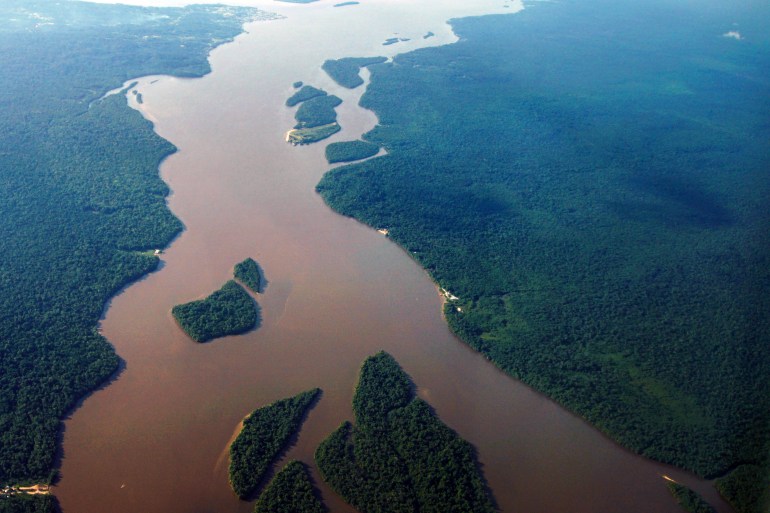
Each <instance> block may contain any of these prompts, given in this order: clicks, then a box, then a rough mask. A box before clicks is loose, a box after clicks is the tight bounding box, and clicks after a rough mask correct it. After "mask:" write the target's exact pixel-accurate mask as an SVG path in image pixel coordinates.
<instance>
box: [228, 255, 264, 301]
mask: <svg viewBox="0 0 770 513" xmlns="http://www.w3.org/2000/svg"><path fill="white" fill-rule="evenodd" d="M233 275H234V276H235V279H236V280H238V281H240V282H241V283H243V284H244V285H246V286H247V287H249V288H250V289H251V290H253V291H254V292H256V293H260V292H262V271H261V270H260V269H259V264H257V263H256V262H255V261H254V259H253V258H247V259H246V260H244V261H243V262H239V263H237V264H235V270H234V271H233Z"/></svg>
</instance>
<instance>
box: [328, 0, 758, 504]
mask: <svg viewBox="0 0 770 513" xmlns="http://www.w3.org/2000/svg"><path fill="white" fill-rule="evenodd" d="M769 10H770V7H769V6H768V5H765V4H760V3H758V2H754V3H748V4H745V5H744V4H741V5H740V6H739V5H736V4H724V3H720V2H716V1H707V2H700V3H698V4H697V5H695V4H682V3H680V2H672V1H669V0H652V1H644V2H641V1H633V2H623V3H614V2H609V1H606V0H595V1H590V2H577V1H572V0H564V1H559V2H553V3H537V4H533V5H531V6H530V7H528V8H527V9H525V10H524V11H523V12H521V13H517V14H515V15H509V16H486V17H480V18H466V19H460V20H454V21H453V22H452V23H453V27H454V29H455V31H456V32H457V34H458V35H459V37H460V41H459V42H458V43H456V44H453V45H448V46H443V47H438V48H428V49H422V50H418V51H415V52H411V53H408V54H404V55H399V56H397V57H396V58H395V59H394V61H393V62H392V63H386V64H376V65H373V66H370V68H369V69H370V70H371V72H372V78H371V85H370V86H369V88H368V90H367V92H366V93H365V95H364V97H363V98H362V105H363V106H365V107H367V108H370V109H372V110H374V111H375V113H376V114H377V115H378V117H379V119H380V124H379V125H378V126H377V127H376V128H375V129H374V130H373V131H371V132H370V133H368V134H367V135H366V136H365V139H366V140H368V141H370V142H372V143H374V144H377V145H381V146H383V147H384V148H385V149H386V150H387V151H388V153H389V154H388V155H386V156H381V157H377V158H374V159H370V160H367V161H364V162H362V163H357V164H352V165H348V166H343V167H339V168H336V169H334V170H332V171H331V172H329V173H327V175H326V176H325V177H324V178H323V180H322V181H321V183H320V184H319V186H318V191H319V192H320V194H321V195H322V196H323V197H324V199H325V200H326V201H327V202H328V203H329V205H331V206H332V207H333V208H334V209H335V210H337V211H339V212H340V213H343V214H346V215H349V216H353V217H355V218H357V219H359V220H361V221H363V222H365V223H367V224H369V225H371V226H373V227H377V228H387V229H388V230H389V236H390V237H391V238H392V239H393V240H394V241H396V242H397V243H399V244H400V245H402V246H403V247H404V248H405V249H406V250H408V251H409V252H410V254H412V255H413V257H414V258H415V259H416V260H417V261H418V262H419V263H420V264H421V265H422V266H423V267H425V268H426V269H427V270H428V272H429V273H430V274H431V276H432V277H433V278H434V279H435V280H436V281H437V282H438V283H439V284H440V285H441V286H442V287H444V288H446V289H447V290H449V291H451V293H452V294H454V295H455V296H457V298H458V299H455V300H450V301H448V302H447V304H446V306H445V314H446V317H447V320H448V322H449V324H450V326H451V327H452V329H453V330H454V331H455V333H457V334H458V335H459V336H460V337H461V338H462V339H463V340H465V341H466V342H467V343H468V344H470V345H471V346H472V347H474V348H475V349H477V350H478V351H480V352H482V353H483V354H484V355H486V356H487V357H488V358H489V359H490V360H492V361H493V362H494V363H495V364H496V365H497V366H499V367H500V368H501V369H503V370H505V371H506V372H508V373H509V374H511V375H512V376H514V377H517V378H519V379H521V380H522V381H524V382H526V383H528V384H530V385H531V386H533V387H535V388H537V389H538V390H541V391H543V392H545V393H547V394H548V395H550V396H551V397H553V398H554V399H556V400H557V401H558V402H560V403H561V404H563V405H565V406H566V407H568V408H570V409H572V410H573V411H575V412H577V413H578V414H580V415H581V416H583V417H585V418H586V419H588V420H589V421H590V422H591V423H593V424H594V425H596V426H597V427H599V428H600V429H601V430H602V431H604V432H606V433H608V434H609V435H610V436H612V437H613V438H614V439H616V440H618V441H619V442H621V443H622V444H623V445H625V446H627V447H629V448H631V449H633V450H635V451H638V452H639V453H641V454H644V455H646V456H649V457H652V458H655V459H658V460H661V461H665V462H669V463H673V464H675V465H678V466H680V467H683V468H687V469H691V470H694V471H696V472H697V473H699V474H700V475H703V476H707V477H719V476H721V479H720V480H719V489H720V490H721V491H722V493H723V494H724V495H725V497H726V498H728V500H730V501H731V502H732V504H733V505H734V506H735V507H736V509H737V510H738V511H740V512H747V513H748V512H755V513H756V512H759V511H766V508H767V504H768V502H767V501H768V495H767V491H768V489H770V488H769V487H768V455H769V454H770V444H769V443H768V441H769V440H770V344H768V340H770V294H768V292H769V291H770V211H769V210H768V208H767V198H768V197H769V195H770V151H769V150H768V148H769V147H768V141H769V140H770V123H768V117H767V113H768V112H770V38H768V36H767V32H766V30H765V29H764V28H763V26H762V23H761V22H760V20H767V19H770V12H769ZM693 19H697V23H695V22H691V20H693ZM343 435H344V434H343ZM343 435H340V436H343ZM343 438H344V436H343ZM763 504H764V506H763Z"/></svg>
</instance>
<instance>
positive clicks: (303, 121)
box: [294, 95, 342, 128]
mask: <svg viewBox="0 0 770 513" xmlns="http://www.w3.org/2000/svg"><path fill="white" fill-rule="evenodd" d="M340 103H342V100H340V98H339V97H337V96H334V95H325V96H316V97H315V98H311V99H309V100H306V101H304V102H302V103H301V104H300V106H299V108H298V109H297V112H296V113H295V114H294V119H296V120H297V124H296V125H295V126H294V128H315V127H318V126H324V125H330V124H332V123H334V122H336V121H337V111H336V110H334V109H335V107H337V106H338V105H339V104H340Z"/></svg>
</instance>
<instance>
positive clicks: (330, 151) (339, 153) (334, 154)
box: [326, 141, 380, 164]
mask: <svg viewBox="0 0 770 513" xmlns="http://www.w3.org/2000/svg"><path fill="white" fill-rule="evenodd" d="M379 151H380V147H379V146H377V145H376V144H374V143H370V142H367V141H343V142H336V143H331V144H330V145H328V146H327V147H326V160H327V162H329V164H335V163H337V162H352V161H354V160H362V159H366V158H369V157H373V156H374V155H377V153H379Z"/></svg>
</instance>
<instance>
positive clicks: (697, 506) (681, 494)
mask: <svg viewBox="0 0 770 513" xmlns="http://www.w3.org/2000/svg"><path fill="white" fill-rule="evenodd" d="M666 486H667V487H668V489H669V491H670V492H671V495H673V496H674V499H676V502H678V503H679V505H680V506H682V509H684V510H685V511H687V512H688V513H716V511H715V510H714V508H712V507H711V506H709V503H708V502H706V501H704V500H703V497H701V496H700V495H698V494H697V493H695V492H694V491H692V490H690V489H689V488H687V487H686V486H684V485H681V484H679V483H674V482H671V481H669V482H668V483H666Z"/></svg>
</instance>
